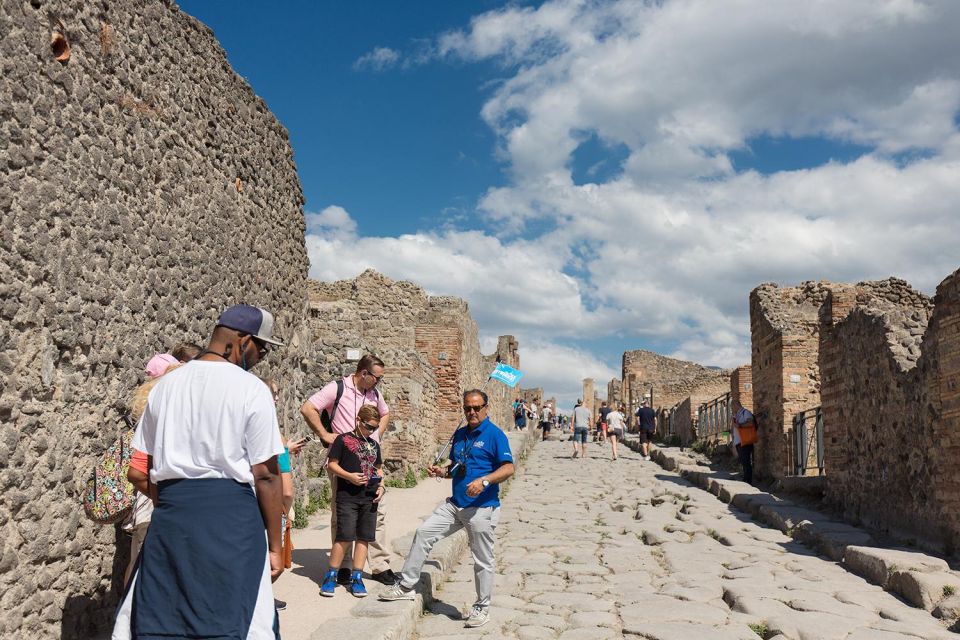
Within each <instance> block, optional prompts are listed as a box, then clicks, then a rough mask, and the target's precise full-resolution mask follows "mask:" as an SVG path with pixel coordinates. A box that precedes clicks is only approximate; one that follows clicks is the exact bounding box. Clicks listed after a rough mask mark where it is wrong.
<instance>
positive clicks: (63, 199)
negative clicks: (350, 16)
mask: <svg viewBox="0 0 960 640" xmlns="http://www.w3.org/2000/svg"><path fill="white" fill-rule="evenodd" d="M54 31H56V32H57V33H59V34H60V35H61V36H62V37H63V38H64V40H63V41H60V42H61V43H66V44H68V45H69V57H68V58H67V57H66V48H65V47H61V46H58V48H57V50H56V51H53V50H52V48H51V36H52V34H53V32H54ZM57 54H61V57H64V58H65V59H64V60H61V61H58V60H55V59H54V58H55V55H57ZM302 202H303V197H302V194H301V189H300V183H299V179H298V177H297V172H296V167H295V166H294V162H293V157H292V152H291V149H290V145H289V143H288V139H287V132H286V131H285V129H284V128H283V127H282V126H281V125H280V123H279V122H277V120H276V119H275V118H274V117H273V115H272V114H271V113H270V112H269V110H268V109H267V106H266V105H265V104H264V102H263V101H262V100H261V99H260V98H258V97H257V96H256V95H255V94H254V93H253V91H252V90H251V89H250V87H249V86H248V85H247V84H246V82H244V81H243V80H242V79H241V78H240V77H238V76H237V75H236V74H235V73H234V72H233V70H232V69H231V68H230V65H229V64H228V63H227V61H226V57H225V56H224V53H223V51H222V50H221V48H220V47H219V45H218V44H217V42H216V40H215V39H214V38H213V36H212V34H211V32H210V30H209V29H207V28H206V27H205V26H203V25H202V24H200V23H199V22H197V21H196V20H194V19H192V18H190V17H189V16H187V15H185V14H183V13H181V12H180V11H179V10H178V9H177V8H176V6H175V5H174V4H172V3H169V2H142V1H140V2H137V1H131V2H109V1H106V2H98V3H81V2H54V1H40V0H37V1H34V2H6V3H4V4H3V7H2V9H0V211H2V212H3V225H2V227H0V317H2V320H0V603H2V607H0V637H4V638H50V637H56V638H65V639H69V638H90V637H93V636H94V635H95V634H96V631H97V629H99V628H103V627H104V626H105V625H106V624H108V623H109V621H110V620H111V618H112V614H113V611H114V606H115V604H116V601H117V596H118V593H119V586H120V583H119V579H120V576H121V573H122V568H123V566H124V564H125V562H126V559H127V553H128V547H129V542H128V539H127V538H126V537H125V536H124V535H123V534H121V533H119V532H118V531H117V530H116V529H115V528H114V527H104V526H97V525H93V524H92V523H90V522H88V521H87V520H85V519H84V517H83V515H82V510H81V508H80V493H81V490H82V488H83V485H84V483H85V482H86V480H87V478H88V476H89V474H90V472H91V471H92V469H93V465H94V463H95V460H97V458H98V457H99V456H100V454H101V453H102V452H103V451H104V450H105V448H106V447H107V446H108V444H109V443H110V442H111V441H112V440H113V439H114V438H115V437H116V435H117V433H118V423H117V417H118V409H120V408H121V407H123V406H124V405H125V400H126V398H127V396H128V395H129V393H130V392H131V390H132V389H134V388H135V387H136V386H137V384H138V383H139V382H140V381H141V380H142V375H143V374H142V370H143V365H144V363H145V362H146V360H147V359H148V358H149V357H150V356H151V355H152V354H153V353H154V352H157V351H165V350H167V349H168V348H170V347H171V346H172V345H173V344H175V343H177V342H180V341H182V340H191V341H198V342H203V341H204V340H205V339H206V337H207V336H208V334H209V332H210V331H211V329H212V328H213V327H212V325H213V321H214V319H215V318H216V317H217V315H218V313H219V312H220V310H222V309H223V308H224V307H226V306H228V305H229V304H232V303H235V302H239V301H246V302H250V303H253V304H257V305H259V306H263V307H266V308H268V309H270V310H271V311H273V312H274V313H275V315H276V320H277V333H278V334H279V336H280V337H281V338H282V339H284V340H285V341H287V342H288V345H289V346H288V348H287V349H283V350H278V351H276V352H274V353H271V355H270V357H269V359H268V360H267V362H265V363H264V364H263V365H261V366H259V367H258V369H257V373H261V374H264V375H276V377H277V378H278V379H279V382H280V384H281V386H282V387H284V388H285V391H284V394H286V395H284V396H282V401H281V410H289V409H290V405H291V403H290V402H286V401H285V399H286V398H288V397H289V393H290V392H289V390H290V389H291V388H296V387H298V385H299V384H300V382H299V377H300V375H301V373H300V371H299V367H298V366H297V365H298V363H299V358H300V354H299V353H298V345H299V343H300V341H301V339H302V336H300V335H297V327H298V325H299V324H300V321H301V318H302V316H303V311H304V308H303V305H304V300H305V279H306V272H307V256H306V251H305V247H304V219H303V215H302V211H301V204H302ZM289 417H290V416H288V415H285V418H289Z"/></svg>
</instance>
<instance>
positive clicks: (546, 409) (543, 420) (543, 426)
mask: <svg viewBox="0 0 960 640" xmlns="http://www.w3.org/2000/svg"><path fill="white" fill-rule="evenodd" d="M553 419H554V414H553V407H551V406H550V405H549V404H545V405H543V415H542V416H540V431H541V438H542V439H543V440H546V439H547V436H549V435H550V429H551V428H553Z"/></svg>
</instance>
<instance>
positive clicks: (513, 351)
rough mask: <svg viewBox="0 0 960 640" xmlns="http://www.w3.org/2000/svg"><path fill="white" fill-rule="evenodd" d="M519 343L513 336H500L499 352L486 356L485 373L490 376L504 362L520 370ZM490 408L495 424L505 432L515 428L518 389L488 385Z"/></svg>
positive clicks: (498, 342)
mask: <svg viewBox="0 0 960 640" xmlns="http://www.w3.org/2000/svg"><path fill="white" fill-rule="evenodd" d="M519 346H520V345H519V343H518V342H517V340H516V338H514V337H513V336H500V337H499V338H498V339H497V350H496V351H495V352H493V353H492V354H490V355H488V356H484V371H485V372H486V373H487V374H488V375H489V374H490V373H491V372H492V371H493V370H494V369H495V368H496V366H497V363H499V362H502V363H503V364H506V365H508V366H511V367H513V368H514V369H519V368H520V354H519ZM486 390H487V396H488V397H489V399H490V407H489V411H488V412H487V415H489V416H490V419H491V420H492V421H493V423H494V424H496V425H499V426H500V427H501V428H502V429H504V430H510V429H512V428H513V401H514V399H515V398H516V397H517V389H515V388H514V389H511V388H510V387H508V386H507V385H505V384H500V383H496V384H495V383H493V382H491V383H490V384H488V385H486Z"/></svg>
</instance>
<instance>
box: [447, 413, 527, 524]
mask: <svg viewBox="0 0 960 640" xmlns="http://www.w3.org/2000/svg"><path fill="white" fill-rule="evenodd" d="M450 460H451V462H452V464H456V463H458V462H459V463H461V464H463V465H464V466H466V469H467V472H466V474H463V475H461V474H460V473H459V469H457V470H455V471H454V474H453V496H452V497H451V498H450V501H451V502H452V503H453V504H454V505H456V506H458V507H460V508H461V509H463V508H465V507H499V506H500V485H499V484H491V485H490V486H489V487H487V488H486V489H484V490H483V491H481V492H480V494H479V495H477V496H476V497H473V498H471V497H469V496H468V495H467V485H468V484H470V483H471V482H473V481H474V480H476V479H477V478H481V477H483V476H486V475H489V474H491V473H493V472H494V471H496V470H497V469H499V468H500V467H501V466H503V465H504V464H505V463H507V462H511V463H512V462H513V454H512V453H510V442H509V441H508V440H507V434H505V433H504V432H503V431H501V430H500V428H499V427H498V426H497V425H495V424H493V423H492V422H490V418H487V419H486V420H484V421H483V422H481V423H480V424H478V425H477V427H476V428H475V429H473V430H472V431H471V430H470V428H469V427H461V428H459V429H457V432H456V433H454V434H453V445H452V446H451V448H450Z"/></svg>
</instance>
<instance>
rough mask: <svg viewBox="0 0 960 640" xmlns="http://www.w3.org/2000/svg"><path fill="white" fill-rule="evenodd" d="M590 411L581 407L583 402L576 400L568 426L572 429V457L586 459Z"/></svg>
mask: <svg viewBox="0 0 960 640" xmlns="http://www.w3.org/2000/svg"><path fill="white" fill-rule="evenodd" d="M590 422H591V416H590V410H589V409H587V408H586V407H585V406H583V400H577V404H576V406H574V407H573V415H572V416H571V418H570V424H571V426H572V427H573V457H574V458H576V457H577V456H578V455H579V456H580V459H581V460H582V459H584V458H586V457H587V432H588V431H589V430H590Z"/></svg>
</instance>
